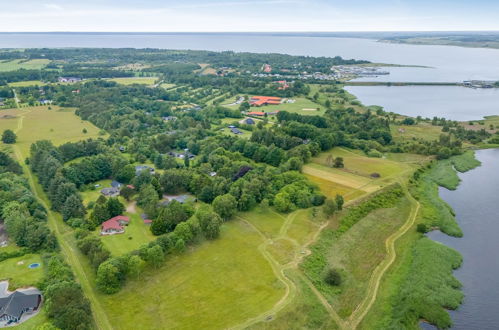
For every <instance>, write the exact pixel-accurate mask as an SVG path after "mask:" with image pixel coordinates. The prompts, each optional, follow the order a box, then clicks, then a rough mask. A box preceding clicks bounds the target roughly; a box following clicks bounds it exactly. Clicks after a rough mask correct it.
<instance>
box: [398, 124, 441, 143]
mask: <svg viewBox="0 0 499 330" xmlns="http://www.w3.org/2000/svg"><path fill="white" fill-rule="evenodd" d="M390 130H391V133H392V136H393V138H394V139H395V140H412V139H413V138H417V139H423V140H429V141H433V140H438V138H439V136H440V134H442V127H441V126H433V125H431V124H429V123H424V122H421V123H419V124H417V125H390Z"/></svg>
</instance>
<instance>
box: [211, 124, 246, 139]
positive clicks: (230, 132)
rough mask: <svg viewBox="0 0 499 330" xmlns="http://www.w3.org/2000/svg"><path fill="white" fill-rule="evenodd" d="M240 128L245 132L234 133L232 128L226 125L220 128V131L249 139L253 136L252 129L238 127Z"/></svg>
mask: <svg viewBox="0 0 499 330" xmlns="http://www.w3.org/2000/svg"><path fill="white" fill-rule="evenodd" d="M238 130H240V131H241V132H242V133H243V134H234V133H232V131H231V130H230V128H225V127H224V128H223V129H220V130H219V132H220V133H222V134H224V135H230V136H237V137H240V138H243V139H249V138H250V137H251V131H247V130H245V129H242V128H238Z"/></svg>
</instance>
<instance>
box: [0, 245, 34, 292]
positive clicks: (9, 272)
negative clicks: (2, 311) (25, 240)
mask: <svg viewBox="0 0 499 330" xmlns="http://www.w3.org/2000/svg"><path fill="white" fill-rule="evenodd" d="M32 263H39V264H40V265H41V263H42V260H41V258H40V256H39V255H37V254H26V255H24V256H22V257H17V258H10V259H7V260H4V261H2V262H0V280H8V281H9V289H10V290H14V289H16V288H20V287H25V286H34V285H36V284H37V283H38V281H40V280H41V278H42V275H43V270H42V269H43V266H40V267H38V268H33V269H30V268H28V266H29V265H30V264H32Z"/></svg>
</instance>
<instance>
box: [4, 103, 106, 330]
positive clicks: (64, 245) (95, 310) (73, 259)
mask: <svg viewBox="0 0 499 330" xmlns="http://www.w3.org/2000/svg"><path fill="white" fill-rule="evenodd" d="M30 111H31V110H29V111H26V112H25V113H24V114H23V115H21V116H20V117H19V120H18V125H17V128H16V130H15V133H16V134H17V133H18V132H19V131H21V130H22V128H23V121H24V117H25V115H26V113H29V112H30ZM12 149H13V151H14V154H15V155H16V158H17V160H18V162H19V163H20V164H21V166H22V167H23V170H24V173H25V175H26V177H27V179H28V182H29V185H30V187H31V190H32V191H33V194H34V195H35V197H36V199H37V200H38V201H39V202H40V204H42V205H43V207H45V209H46V210H47V220H48V224H49V227H50V228H51V229H52V231H53V232H54V234H55V236H56V238H57V241H58V243H59V246H60V248H61V252H62V254H63V255H64V257H65V259H66V261H67V262H68V263H69V264H70V266H71V268H72V270H73V272H74V273H75V275H76V278H77V279H78V282H79V283H80V285H81V287H82V289H83V292H84V294H85V296H86V297H87V298H88V300H89V301H90V303H91V306H92V315H93V318H94V321H95V325H96V327H97V328H98V329H112V328H113V327H112V325H111V323H110V322H109V319H108V318H107V315H106V313H105V312H104V310H103V309H102V307H101V305H100V302H99V300H98V298H97V295H96V292H95V291H94V289H93V287H92V284H91V282H90V279H89V278H88V277H87V274H86V273H85V269H84V267H83V265H82V263H81V261H80V260H79V259H78V257H77V254H78V251H77V249H76V248H75V247H74V246H73V245H72V244H71V241H70V239H71V236H72V235H68V234H70V232H65V230H64V224H63V223H62V220H61V219H59V218H58V217H57V216H56V215H55V213H54V212H52V211H51V210H50V207H49V202H48V200H47V197H46V196H45V193H44V192H43V191H42V189H41V187H40V186H39V185H38V184H37V183H36V180H35V178H34V175H33V173H32V172H31V169H30V168H29V167H28V166H27V165H26V164H25V162H24V157H23V154H22V152H21V150H20V148H19V147H18V145H17V144H14V145H13V146H12Z"/></svg>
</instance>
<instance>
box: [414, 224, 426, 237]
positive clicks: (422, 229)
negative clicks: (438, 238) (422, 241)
mask: <svg viewBox="0 0 499 330" xmlns="http://www.w3.org/2000/svg"><path fill="white" fill-rule="evenodd" d="M416 229H417V231H418V233H422V234H426V233H427V232H428V231H429V229H428V226H427V225H426V224H424V223H418V225H417V227H416Z"/></svg>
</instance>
